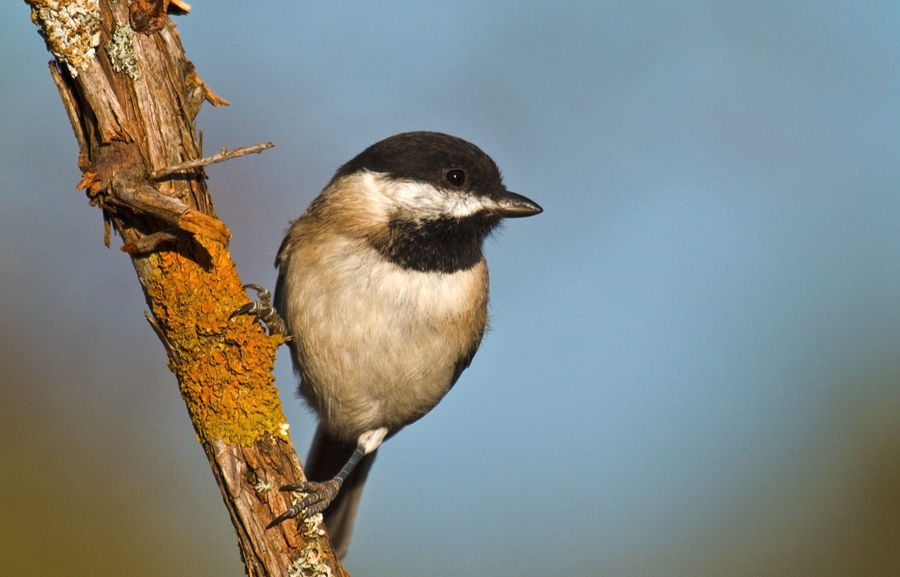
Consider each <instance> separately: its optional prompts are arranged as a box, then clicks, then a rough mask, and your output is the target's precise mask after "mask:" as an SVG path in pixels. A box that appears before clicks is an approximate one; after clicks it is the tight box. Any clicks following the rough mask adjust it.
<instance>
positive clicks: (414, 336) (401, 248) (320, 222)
mask: <svg viewBox="0 0 900 577" xmlns="http://www.w3.org/2000/svg"><path fill="white" fill-rule="evenodd" d="M540 212H542V209H541V207H540V206H538V205H537V204H536V203H534V202H532V201H531V200H529V199H527V198H525V197H524V196H521V195H518V194H516V193H514V192H510V191H508V190H507V189H506V187H505V186H504V185H503V181H502V179H501V177H500V170H499V169H498V168H497V165H496V164H495V163H494V161H493V160H491V158H490V157H489V156H488V155H487V154H485V153H484V152H482V151H481V149H479V148H478V147H477V146H475V145H473V144H470V143H469V142H466V141H465V140H461V139H459V138H455V137H453V136H448V135H446V134H440V133H437V132H408V133H404V134H398V135H396V136H392V137H390V138H387V139H385V140H382V141H381V142H378V143H376V144H373V145H372V146H370V147H369V148H367V149H366V150H364V151H363V152H362V153H361V154H360V155H359V156H357V157H356V158H354V159H353V160H351V161H350V162H348V163H347V164H345V165H343V166H342V167H340V168H339V169H338V171H337V172H336V173H335V175H334V177H333V178H332V179H331V182H329V183H328V186H326V187H325V189H324V190H323V191H322V193H321V194H320V195H319V197H318V198H316V199H315V200H314V201H313V202H312V204H311V205H310V206H309V208H308V209H307V210H306V212H305V213H303V215H302V216H301V217H300V218H298V219H297V220H296V221H294V222H293V224H292V225H291V227H290V229H289V230H288V232H287V235H286V236H285V238H284V241H283V242H282V243H281V248H280V249H279V251H278V256H277V259H276V266H277V267H278V272H279V275H278V284H277V286H276V289H275V307H276V309H277V311H278V313H279V314H280V316H281V317H282V318H283V319H284V322H285V324H286V328H287V331H288V333H289V334H290V335H291V337H292V341H291V343H290V345H291V358H292V360H293V363H294V370H295V371H296V372H297V373H298V374H299V376H300V385H299V392H300V395H301V396H302V397H303V398H304V399H305V400H306V402H307V403H309V406H310V407H311V408H312V409H313V410H314V411H315V412H316V414H317V415H318V419H319V425H318V429H317V430H316V434H315V438H314V440H313V443H312V448H311V450H310V454H309V458H308V460H307V463H306V475H307V478H308V479H310V482H306V483H299V484H297V485H290V486H287V487H284V488H283V490H291V491H301V492H305V493H307V496H306V498H304V499H303V500H302V501H300V502H299V503H297V504H295V505H294V506H292V507H291V508H290V509H288V510H287V511H286V512H285V513H284V514H282V515H281V516H279V517H278V518H277V519H275V521H273V522H272V524H271V525H270V527H271V526H274V525H276V524H278V523H280V522H282V521H284V520H285V519H289V518H291V517H296V516H297V515H299V514H300V513H301V512H302V513H303V516H304V517H308V516H310V515H314V514H315V513H318V512H323V511H324V517H325V524H326V526H327V528H328V532H329V534H330V535H331V539H332V543H333V545H334V548H335V551H336V552H337V554H338V555H339V556H341V557H343V556H344V554H345V553H346V552H347V548H348V546H349V543H350V534H351V531H352V529H353V522H354V518H355V515H356V510H357V508H358V505H359V499H360V497H361V495H362V489H363V483H364V482H365V479H366V476H367V474H368V472H369V469H370V468H371V466H372V462H373V461H374V459H375V452H376V450H377V449H378V447H379V446H380V445H381V443H382V441H384V440H385V439H386V438H389V437H391V436H392V435H394V434H396V433H397V432H398V431H399V430H400V429H402V428H403V427H405V426H406V425H409V424H410V423H413V422H415V421H416V420H418V419H419V418H421V417H422V416H423V415H425V413H427V412H428V411H430V410H431V409H432V408H434V406H435V405H436V404H437V403H438V401H440V400H441V399H442V398H443V397H444V395H446V394H447V391H449V390H450V388H451V387H452V386H453V385H454V383H456V380H457V379H458V378H459V375H460V374H461V373H462V372H463V370H465V369H466V367H468V366H469V363H471V362H472V357H473V356H474V355H475V351H477V350H478V346H479V344H481V338H482V336H483V335H484V331H485V327H486V325H487V304H488V269H487V264H486V263H485V260H484V254H483V252H482V244H483V242H484V239H485V238H486V237H487V236H488V235H489V234H491V231H493V230H494V229H495V228H496V227H497V225H498V224H499V223H500V220H501V219H503V218H513V217H523V216H531V215H535V214H538V213H540ZM326 508H327V509H326Z"/></svg>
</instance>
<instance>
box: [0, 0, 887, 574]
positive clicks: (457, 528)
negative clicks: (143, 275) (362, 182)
mask: <svg viewBox="0 0 900 577" xmlns="http://www.w3.org/2000/svg"><path fill="white" fill-rule="evenodd" d="M192 4H193V11H192V13H191V14H190V15H189V16H186V17H180V18H177V19H176V23H177V25H178V30H179V31H180V33H181V37H182V40H183V42H184V45H185V48H186V51H187V55H188V57H189V58H190V59H191V60H192V61H193V62H194V63H195V64H196V66H197V69H198V71H199V73H200V75H201V76H202V77H203V79H204V80H205V81H206V82H207V83H208V84H209V86H210V87H211V88H212V89H213V90H214V91H216V92H217V93H218V94H219V95H221V96H222V97H224V98H226V99H227V100H229V101H230V102H231V107H229V108H221V109H212V108H211V107H206V108H204V110H203V111H202V112H201V114H200V116H199V118H198V128H199V129H201V130H203V133H204V140H205V144H206V150H207V152H212V151H216V150H218V149H220V148H221V147H223V146H227V147H228V148H233V147H238V146H244V145H250V144H256V143H258V142H263V141H268V140H272V141H274V142H275V143H276V144H277V146H276V148H275V149H273V150H270V151H267V152H265V153H264V154H262V155H259V156H251V157H245V158H241V159H238V160H235V161H231V162H228V163H225V164H220V165H216V166H213V167H211V168H209V170H208V172H209V175H210V187H211V190H212V194H213V198H214V200H215V202H216V208H217V210H218V213H219V216H220V217H221V218H222V219H223V220H224V221H225V223H226V224H227V225H228V226H229V227H230V229H231V231H232V232H233V233H234V239H233V241H232V243H231V249H232V251H233V255H234V258H235V260H236V262H237V266H238V270H239V272H240V274H241V276H242V278H243V279H244V281H245V282H257V283H261V284H264V285H267V286H269V287H273V286H274V280H275V269H274V268H273V259H274V256H275V251H276V250H277V248H278V244H279V241H280V239H281V236H282V234H283V233H284V230H285V228H286V227H287V225H288V223H289V221H290V220H291V219H293V218H295V217H296V216H298V215H299V214H300V213H301V212H302V210H303V209H304V208H305V207H306V205H307V204H308V203H309V202H310V200H311V199H312V198H313V197H314V196H315V195H316V194H317V193H318V192H319V190H320V189H321V188H322V187H323V186H324V184H325V183H326V182H327V181H328V179H329V178H330V176H331V174H332V172H333V171H334V170H335V169H336V168H337V167H338V166H339V165H340V164H341V163H343V162H345V161H346V160H349V159H350V158H351V157H352V156H354V155H356V154H357V153H358V152H360V151H361V150H362V149H363V148H365V147H366V146H368V145H369V144H372V143H374V142H376V141H378V140H380V139H382V138H384V137H386V136H388V135H391V134H394V133H397V132H401V131H407V130H438V131H444V132H448V133H451V134H454V135H457V136H460V137H463V138H466V139H468V140H471V141H472V142H475V143H476V144H478V145H479V146H480V147H481V148H483V149H484V150H485V151H487V152H488V153H489V154H490V155H492V156H493V158H494V159H495V160H496V161H497V162H498V164H499V165H500V166H501V167H502V169H503V171H504V174H505V178H506V182H507V184H508V186H509V187H510V189H511V190H515V191H517V192H520V193H522V194H525V195H527V196H529V197H530V198H533V199H534V200H536V201H537V202H539V203H540V204H541V205H542V206H543V207H544V209H545V212H544V214H542V215H540V216H538V217H536V218H533V219H527V220H522V221H513V222H509V223H508V224H507V225H506V227H505V228H504V229H503V230H502V231H501V232H500V233H498V234H497V235H495V237H494V239H492V240H490V241H489V242H488V246H487V253H488V260H489V262H490V264H491V271H492V291H493V292H492V297H493V300H492V303H491V313H492V319H493V330H492V331H491V332H490V333H489V334H488V335H487V337H486V339H485V342H484V344H483V346H482V348H481V350H480V352H479V353H478V355H477V356H476V357H475V361H474V363H473V365H472V367H471V368H470V369H469V370H468V371H467V372H466V373H465V375H464V376H463V377H462V379H461V380H460V382H459V384H457V386H456V387H455V388H454V390H453V391H452V393H451V394H450V395H449V396H448V397H447V398H446V399H445V400H444V401H443V402H442V403H441V405H440V406H439V407H438V408H437V409H436V410H435V411H433V412H432V413H431V414H430V415H429V416H428V417H427V418H425V419H423V420H422V421H420V422H418V423H417V424H415V425H414V426H413V427H410V428H409V429H407V430H406V431H404V432H403V433H402V434H400V435H398V436H397V437H396V438H394V439H393V440H391V442H389V443H388V444H387V445H385V447H384V448H383V449H382V450H381V451H380V452H379V454H380V456H379V459H378V463H377V466H376V467H375V468H374V470H373V473H372V475H371V477H370V482H369V485H368V487H367V489H366V496H365V499H364V500H363V503H362V508H361V513H360V520H359V523H358V525H357V530H356V533H355V536H354V542H353V546H352V547H351V551H350V555H349V557H348V559H347V560H346V566H347V568H348V569H349V571H350V572H351V573H353V574H355V575H366V576H389V575H423V574H424V575H470V574H475V575H499V576H503V575H541V574H548V575H560V574H564V575H585V576H593V575H609V576H623V577H624V576H646V575H666V576H669V575H672V576H714V575H715V576H718V575H739V576H744V575H746V576H764V575H765V576H768V575H772V576H775V575H817V576H818V575H867V576H881V575H898V574H900V4H898V3H896V2H890V1H884V2H875V1H873V2H868V1H863V2H828V1H823V2H776V1H762V2H712V1H701V0H682V1H680V2H665V1H662V2H626V1H621V0H617V1H612V0H610V1H598V2H553V3H549V2H548V3H533V2H527V3H523V2H510V1H503V2H501V1H497V2H491V3H481V2H397V1H383V2H377V3H361V2H345V1H328V2H302V3H300V2H287V1H281V2H276V1H270V2H265V3H260V2H238V1H234V0H228V1H226V0H218V1H216V2H209V1H204V0H197V1H195V2H193V3H192ZM0 54H2V55H3V58H2V59H0V106H2V111H3V112H2V114H0V295H2V298H0V319H2V322H0V574H3V575H11V576H12V575H50V574H57V573H61V572H62V573H64V574H67V575H76V576H77V575H92V576H97V575H121V574H129V575H138V576H140V575H170V574H193V575H210V576H213V575H216V576H223V575H235V576H239V575H242V574H243V568H242V565H241V562H240V559H239V556H238V551H237V547H236V541H235V538H234V535H233V530H232V528H231V525H230V522H229V520H228V516H227V513H226V511H225V508H224V507H223V506H222V503H221V498H220V496H219V493H218V490H217V488H216V485H215V483H214V481H213V478H212V475H211V473H210V471H209V468H208V465H207V462H206V459H205V457H204V455H203V452H202V450H201V448H200V446H199V445H198V444H197V442H196V440H195V437H194V433H193V430H192V429H191V425H190V423H189V421H188V418H187V413H186V411H185V409H184V407H183V405H182V404H181V400H180V398H179V396H178V392H177V388H176V384H175V380H174V377H173V376H172V375H171V374H170V373H169V372H168V370H167V369H166V363H165V355H164V352H163V349H162V347H161V345H160V343H159V342H158V340H157V339H156V337H155V335H154V334H153V331H152V330H151V329H150V327H148V326H147V323H146V322H145V321H144V319H143V312H144V310H145V308H146V305H145V304H144V300H143V296H142V294H141V292H140V287H139V285H138V283H137V282H136V278H135V275H134V272H133V270H132V268H131V265H130V263H129V260H128V257H127V256H126V255H124V254H123V253H121V252H119V251H118V250H117V248H118V246H119V244H121V243H120V241H119V240H118V239H115V241H114V247H113V249H112V250H107V249H105V248H104V247H103V244H102V240H103V228H102V221H101V216H100V213H99V211H97V210H95V209H93V208H91V207H89V206H88V203H87V201H86V198H85V195H84V194H83V192H81V191H77V190H75V185H76V183H77V182H78V180H79V178H80V173H79V171H78V169H77V167H76V157H77V152H78V151H77V148H76V143H75V139H74V137H73V136H72V131H71V128H70V126H69V123H68V120H67V119H66V116H65V114H64V112H63V108H62V106H61V103H60V100H59V97H58V95H57V92H56V90H55V88H54V86H53V83H52V81H51V79H50V77H49V74H48V72H47V65H46V63H47V61H48V60H49V59H50V55H49V53H47V52H46V51H45V49H44V44H43V41H42V40H41V39H40V38H39V36H38V34H37V31H36V28H35V27H34V26H33V25H32V24H31V22H30V21H29V10H28V8H27V7H26V5H25V4H24V3H23V2H21V1H20V2H3V3H2V4H0ZM277 379H278V386H279V388H280V389H281V391H282V398H283V400H284V404H285V409H286V412H287V414H288V419H289V420H290V422H291V425H292V433H293V438H294V442H295V443H296V445H297V447H298V449H299V450H300V452H301V457H303V456H305V454H306V448H307V446H308V443H309V440H310V437H311V434H312V431H313V426H314V425H313V421H312V419H311V418H310V416H309V414H308V413H307V411H306V410H305V409H304V408H303V407H302V406H301V404H300V402H299V401H298V400H297V399H296V397H295V396H294V392H293V391H294V387H295V384H294V383H295V381H294V377H293V375H292V373H291V368H290V360H289V358H288V355H287V353H286V351H282V353H281V355H280V358H279V359H278V365H277Z"/></svg>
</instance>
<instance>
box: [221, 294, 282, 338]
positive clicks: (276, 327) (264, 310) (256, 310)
mask: <svg viewBox="0 0 900 577" xmlns="http://www.w3.org/2000/svg"><path fill="white" fill-rule="evenodd" d="M247 289H253V290H254V291H255V292H256V295H257V296H258V297H259V300H258V301H251V302H249V303H247V304H245V305H244V306H242V307H240V308H239V309H237V310H236V311H234V312H233V313H231V316H229V317H228V320H233V319H234V318H236V317H239V316H241V315H253V316H254V318H255V320H257V321H262V322H263V323H265V325H266V327H268V329H269V335H284V337H285V340H286V341H289V340H290V339H291V336H290V335H289V334H288V333H287V325H285V323H284V319H283V318H281V315H279V314H278V311H276V310H275V307H273V306H272V294H271V293H270V292H269V291H268V290H266V289H265V288H263V287H261V286H259V285H258V284H245V285H244V290H247Z"/></svg>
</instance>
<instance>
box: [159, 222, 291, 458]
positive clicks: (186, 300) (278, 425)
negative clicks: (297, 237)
mask: <svg viewBox="0 0 900 577" xmlns="http://www.w3.org/2000/svg"><path fill="white" fill-rule="evenodd" d="M149 258H150V262H151V264H152V266H153V271H152V273H151V274H150V276H149V284H148V287H147V288H148V291H147V292H148V294H149V295H150V300H151V307H152V310H153V314H154V316H155V317H156V320H157V322H158V323H159V325H160V327H162V330H163V332H164V334H165V336H166V338H167V339H168V341H169V343H170V344H171V349H172V351H173V352H172V356H173V357H174V358H170V362H169V367H170V368H171V369H172V371H173V372H174V373H175V375H176V376H177V378H178V383H179V387H180V389H181V395H182V397H183V398H184V401H185V404H186V405H187V408H188V411H190V413H191V415H192V417H193V421H194V424H195V426H196V428H197V434H198V437H199V438H200V439H201V441H211V440H214V439H221V440H223V441H225V442H226V443H228V444H241V445H244V446H247V445H250V444H251V443H252V442H253V441H254V440H255V439H256V438H257V436H259V435H261V434H264V433H268V434H271V435H275V436H283V435H285V431H286V428H285V426H284V424H285V418H284V413H283V411H282V409H281V400H280V399H279V397H278V391H277V389H276V388H275V387H274V377H273V376H272V366H273V364H274V361H275V349H276V348H277V347H278V345H280V344H281V343H282V342H283V338H281V337H280V336H275V337H269V336H266V334H265V332H264V331H263V330H262V328H261V327H259V326H258V325H257V324H256V323H254V322H253V320H252V318H251V317H241V318H238V319H235V320H234V321H229V320H228V317H229V315H230V314H231V313H232V312H234V310H235V309H237V308H238V307H240V306H241V305H243V304H245V303H246V302H247V297H246V295H245V294H244V291H243V289H242V288H241V282H240V279H239V278H238V276H237V273H236V272H235V270H234V265H233V263H232V262H231V257H230V255H229V254H228V251H227V249H226V248H225V247H224V246H223V245H221V244H220V243H217V242H214V241H209V240H205V239H203V238H202V237H199V236H195V237H194V241H193V242H190V241H181V242H179V244H178V250H174V251H170V252H160V253H155V254H153V255H151V256H150V257H149Z"/></svg>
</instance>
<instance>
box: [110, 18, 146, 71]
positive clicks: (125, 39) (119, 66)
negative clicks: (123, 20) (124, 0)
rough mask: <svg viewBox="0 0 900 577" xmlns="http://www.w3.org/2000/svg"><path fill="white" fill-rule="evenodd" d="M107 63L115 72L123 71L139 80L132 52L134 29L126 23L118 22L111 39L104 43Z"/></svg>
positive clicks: (135, 59) (135, 57) (135, 58)
mask: <svg viewBox="0 0 900 577" xmlns="http://www.w3.org/2000/svg"><path fill="white" fill-rule="evenodd" d="M105 48H106V54H107V55H108V56H109V63H110V64H112V68H113V70H115V71H116V72H124V73H125V74H127V75H128V77H129V78H131V79H132V80H139V79H140V77H141V72H140V70H138V69H137V56H136V55H135V54H134V29H133V28H132V27H131V26H129V25H128V24H118V25H117V26H116V29H115V31H114V32H113V35H112V39H111V40H110V41H109V42H107V43H106V46H105Z"/></svg>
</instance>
